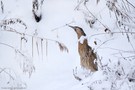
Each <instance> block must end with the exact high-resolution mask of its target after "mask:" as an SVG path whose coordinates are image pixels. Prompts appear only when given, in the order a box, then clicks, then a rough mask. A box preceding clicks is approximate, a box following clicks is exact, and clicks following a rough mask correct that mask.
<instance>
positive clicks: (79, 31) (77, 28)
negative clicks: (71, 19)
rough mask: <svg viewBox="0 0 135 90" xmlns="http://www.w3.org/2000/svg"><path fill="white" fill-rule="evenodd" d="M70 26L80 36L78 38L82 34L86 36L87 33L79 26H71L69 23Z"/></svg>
mask: <svg viewBox="0 0 135 90" xmlns="http://www.w3.org/2000/svg"><path fill="white" fill-rule="evenodd" d="M68 26H69V27H71V28H72V29H73V30H74V31H75V32H76V34H77V36H78V39H79V38H80V37H81V36H86V34H85V33H84V31H83V29H82V28H80V27H78V26H71V25H68Z"/></svg>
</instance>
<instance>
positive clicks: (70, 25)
mask: <svg viewBox="0 0 135 90" xmlns="http://www.w3.org/2000/svg"><path fill="white" fill-rule="evenodd" d="M67 26H68V27H70V28H72V29H74V30H75V27H74V26H71V25H68V24H67Z"/></svg>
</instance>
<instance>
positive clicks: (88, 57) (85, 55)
mask: <svg viewBox="0 0 135 90" xmlns="http://www.w3.org/2000/svg"><path fill="white" fill-rule="evenodd" d="M68 26H69V27H71V28H72V29H74V31H75V32H76V34H77V37H78V39H80V37H81V36H86V34H85V33H84V31H83V29H82V28H80V27H78V26H70V25H68ZM78 52H79V55H80V64H81V66H82V67H83V68H86V69H88V70H91V71H92V72H95V71H97V70H98V67H97V63H96V62H94V60H96V59H97V55H96V53H94V51H93V49H92V47H90V46H89V45H88V41H87V39H84V41H83V43H80V42H78Z"/></svg>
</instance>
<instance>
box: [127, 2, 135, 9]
mask: <svg viewBox="0 0 135 90" xmlns="http://www.w3.org/2000/svg"><path fill="white" fill-rule="evenodd" d="M126 1H127V3H129V4H130V5H131V6H132V7H134V8H135V6H134V5H133V4H132V3H130V2H129V1H128V0H126Z"/></svg>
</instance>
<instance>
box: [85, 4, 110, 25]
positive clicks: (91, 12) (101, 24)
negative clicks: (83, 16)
mask: <svg viewBox="0 0 135 90" xmlns="http://www.w3.org/2000/svg"><path fill="white" fill-rule="evenodd" d="M85 8H86V10H87V11H88V12H89V13H90V14H91V15H92V16H93V17H94V18H95V19H96V20H97V21H98V22H99V23H100V24H101V25H103V26H104V27H105V28H107V27H106V26H105V25H104V24H103V23H102V22H101V21H100V20H99V19H98V18H97V17H96V16H95V15H94V14H93V13H92V12H91V11H90V10H89V9H88V7H87V6H86V5H85Z"/></svg>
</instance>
